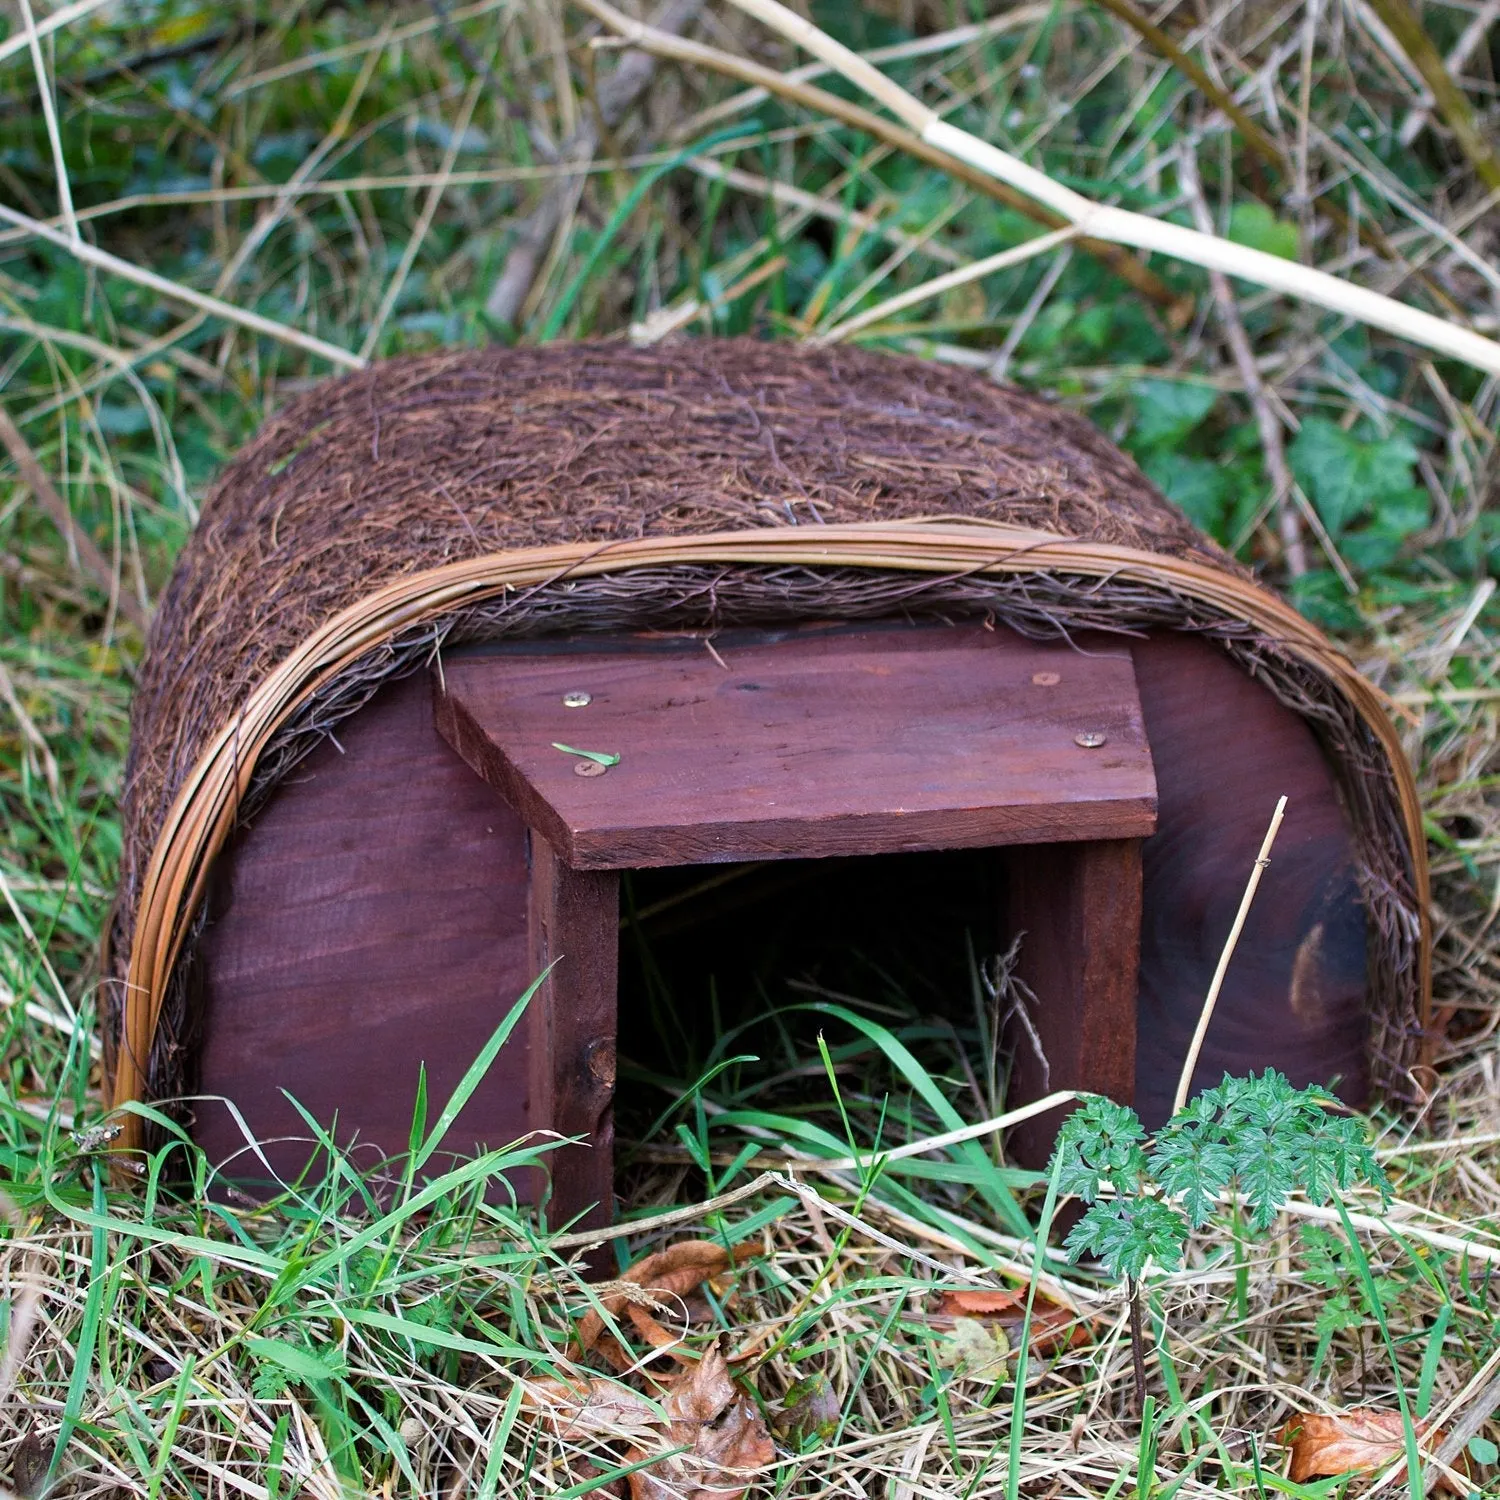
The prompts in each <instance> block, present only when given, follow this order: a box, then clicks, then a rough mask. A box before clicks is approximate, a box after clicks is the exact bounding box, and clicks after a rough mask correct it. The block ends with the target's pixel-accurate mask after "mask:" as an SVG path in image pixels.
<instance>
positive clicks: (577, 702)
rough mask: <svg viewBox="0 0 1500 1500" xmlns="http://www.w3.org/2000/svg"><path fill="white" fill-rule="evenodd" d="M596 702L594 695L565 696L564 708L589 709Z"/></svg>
mask: <svg viewBox="0 0 1500 1500" xmlns="http://www.w3.org/2000/svg"><path fill="white" fill-rule="evenodd" d="M593 701H594V695H593V694H592V693H584V692H576V693H564V694H563V707H564V708H587V707H588V706H589V704H590V703H592V702H593Z"/></svg>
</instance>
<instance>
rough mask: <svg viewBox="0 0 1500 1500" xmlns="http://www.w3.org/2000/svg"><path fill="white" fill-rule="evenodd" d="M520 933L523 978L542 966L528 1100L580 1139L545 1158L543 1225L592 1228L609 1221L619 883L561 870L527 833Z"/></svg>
mask: <svg viewBox="0 0 1500 1500" xmlns="http://www.w3.org/2000/svg"><path fill="white" fill-rule="evenodd" d="M529 928H530V951H531V965H530V966H531V969H532V971H533V972H534V973H538V974H540V973H541V972H543V971H544V970H546V969H548V967H549V966H550V967H551V972H550V973H549V974H548V976H547V980H546V983H545V984H544V985H543V986H542V988H541V989H540V990H539V991H538V992H537V995H536V999H535V1001H534V1002H533V1009H534V1012H535V1015H536V1026H535V1028H534V1029H533V1031H532V1053H531V1069H532V1083H531V1097H532V1098H533V1099H534V1100H536V1101H538V1107H537V1111H536V1113H537V1118H538V1119H544V1118H548V1117H550V1119H551V1122H552V1126H551V1128H552V1129H553V1130H555V1131H557V1133H558V1134H559V1135H565V1136H586V1137H587V1138H588V1139H587V1143H586V1144H580V1145H576V1146H564V1147H562V1148H560V1149H559V1150H557V1151H554V1152H550V1153H549V1154H548V1163H549V1165H550V1166H551V1168H552V1181H553V1195H552V1201H551V1212H550V1219H551V1222H552V1223H553V1224H560V1223H563V1222H565V1221H567V1220H570V1219H573V1218H574V1217H576V1216H577V1215H578V1214H584V1215H585V1217H584V1219H583V1220H582V1223H581V1225H580V1227H582V1228H593V1227H595V1226H596V1225H599V1224H607V1223H609V1221H610V1219H611V1218H612V1217H613V1214H614V1164H615V1162H614V1146H615V1126H614V1097H615V1005H616V992H617V990H618V987H619V963H620V936H619V934H620V877H619V876H618V875H616V874H614V873H613V872H612V871H597V870H571V869H569V868H568V866H567V865H565V864H564V863H563V862H562V861H561V860H560V859H559V858H558V857H557V855H556V854H555V853H554V852H553V850H552V847H551V845H550V844H548V843H547V841H546V840H545V839H544V838H542V837H541V836H540V835H539V834H536V833H533V834H532V835H531V909H530V917H529ZM542 1101H545V1103H542Z"/></svg>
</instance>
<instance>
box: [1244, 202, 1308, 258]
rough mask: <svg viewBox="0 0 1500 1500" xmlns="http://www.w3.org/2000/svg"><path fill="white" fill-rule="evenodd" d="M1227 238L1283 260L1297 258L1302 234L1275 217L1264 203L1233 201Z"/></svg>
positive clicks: (1295, 227)
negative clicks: (1234, 202)
mask: <svg viewBox="0 0 1500 1500" xmlns="http://www.w3.org/2000/svg"><path fill="white" fill-rule="evenodd" d="M1228 237H1229V238H1230V239H1231V240H1233V241H1234V242H1235V244H1237V245H1248V246H1249V247H1250V248H1251V249H1252V250H1264V251H1265V252H1266V254H1267V255H1279V256H1280V257H1281V258H1282V259H1283V260H1296V258H1297V247H1298V244H1299V243H1300V241H1301V234H1300V233H1299V232H1298V229H1297V226H1296V225H1295V224H1293V223H1290V222H1289V221H1288V220H1286V219H1278V218H1277V217H1276V215H1275V214H1273V213H1272V212H1271V210H1270V209H1269V208H1267V207H1266V205H1265V204H1264V203H1256V202H1254V201H1251V202H1248V203H1236V204H1235V205H1234V207H1233V208H1232V209H1230V210H1229V235H1228Z"/></svg>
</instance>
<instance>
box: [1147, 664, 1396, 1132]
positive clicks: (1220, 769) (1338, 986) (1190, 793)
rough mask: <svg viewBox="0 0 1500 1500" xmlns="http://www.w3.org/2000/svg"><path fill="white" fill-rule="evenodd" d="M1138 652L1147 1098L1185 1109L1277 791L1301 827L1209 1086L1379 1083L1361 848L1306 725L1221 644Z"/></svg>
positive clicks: (1227, 1017) (1237, 970) (1220, 1034)
mask: <svg viewBox="0 0 1500 1500" xmlns="http://www.w3.org/2000/svg"><path fill="white" fill-rule="evenodd" d="M1133 649H1134V655H1135V667H1136V681H1137V683H1138V685H1139V688H1140V694H1141V703H1142V705H1143V707H1144V710H1145V715H1146V727H1147V730H1148V731H1149V733H1150V736H1151V751H1152V755H1153V757H1154V759H1155V761H1156V772H1157V780H1158V781H1159V783H1160V797H1161V803H1160V826H1159V828H1158V831H1157V833H1156V835H1155V836H1154V837H1153V838H1150V839H1148V840H1147V841H1146V843H1145V846H1144V849H1143V851H1142V853H1143V858H1144V862H1145V905H1144V913H1143V917H1142V928H1141V985H1140V1042H1139V1047H1138V1050H1137V1053H1136V1107H1137V1109H1138V1110H1140V1112H1141V1115H1142V1118H1143V1119H1145V1120H1146V1122H1147V1123H1148V1124H1150V1125H1153V1126H1154V1125H1156V1124H1159V1123H1161V1121H1162V1120H1164V1119H1165V1118H1166V1115H1167V1112H1168V1110H1169V1109H1170V1108H1171V1100H1172V1094H1173V1091H1174V1090H1175V1088H1176V1086H1177V1075H1178V1072H1179V1070H1180V1069H1181V1067H1182V1060H1183V1058H1184V1057H1185V1056H1186V1054H1187V1047H1188V1042H1189V1040H1190V1039H1191V1037H1192V1033H1193V1028H1194V1027H1195V1026H1196V1025H1197V1022H1198V1012H1199V1007H1200V1006H1201V1005H1202V1003H1203V996H1204V994H1205V993H1206V992H1207V990H1208V984H1209V980H1210V978H1211V977H1212V975H1213V970H1214V966H1215V964H1217V962H1218V959H1219V953H1220V950H1221V949H1222V948H1223V946H1224V939H1225V938H1226V937H1227V936H1228V933H1229V928H1230V925H1231V923H1232V922H1233V920H1234V913H1235V911H1236V909H1237V908H1238V906H1239V901H1240V896H1241V894H1242V892H1243V891H1244V889H1245V881H1246V879H1247V878H1248V877H1249V874H1250V866H1251V862H1252V861H1253V860H1254V858H1255V855H1256V851H1257V850H1258V849H1259V847H1260V841H1261V839H1262V838H1263V837H1264V835H1265V831H1266V824H1267V823H1268V822H1269V821H1270V817H1271V811H1272V809H1273V808H1274V807H1275V806H1276V799H1277V798H1278V797H1279V796H1281V795H1283V794H1285V795H1286V797H1287V799H1288V800H1287V810H1286V821H1285V822H1284V823H1283V824H1282V827H1281V833H1280V835H1279V836H1278V837H1277V840H1276V848H1275V850H1274V851H1273V852H1272V855H1271V865H1270V868H1269V869H1268V870H1267V871H1266V873H1265V875H1264V877H1263V878H1262V880H1261V883H1260V889H1259V890H1258V891H1257V892H1256V896H1255V905H1254V906H1253V907H1251V909H1250V916H1249V920H1248V921H1247V922H1246V924H1245V930H1244V932H1243V934H1242V935H1241V937H1240V941H1239V945H1238V947H1237V948H1236V949H1235V955H1234V961H1233V963H1231V965H1230V967H1229V972H1228V974H1227V975H1226V976H1225V981H1224V989H1223V992H1222V993H1221V994H1220V996H1219V1002H1218V1005H1217V1007H1216V1009H1215V1011H1214V1018H1213V1022H1212V1024H1211V1025H1210V1026H1209V1030H1208V1036H1207V1038H1206V1039H1205V1044H1204V1049H1203V1053H1202V1056H1201V1058H1200V1059H1199V1064H1198V1069H1197V1073H1196V1076H1195V1080H1194V1087H1195V1088H1203V1087H1208V1086H1211V1085H1213V1084H1216V1083H1217V1082H1218V1081H1219V1080H1220V1078H1222V1077H1223V1075H1224V1074H1225V1073H1226V1072H1231V1073H1244V1072H1247V1071H1248V1070H1250V1069H1252V1068H1253V1069H1255V1070H1257V1071H1259V1070H1260V1069H1262V1068H1266V1067H1274V1068H1278V1069H1280V1070H1281V1071H1282V1072H1284V1073H1286V1074H1287V1075H1288V1076H1289V1077H1290V1078H1291V1080H1292V1082H1293V1083H1295V1084H1298V1085H1302V1084H1308V1083H1322V1084H1328V1083H1331V1082H1333V1081H1334V1080H1335V1079H1337V1080H1338V1091H1339V1093H1340V1094H1341V1095H1342V1097H1343V1098H1344V1099H1346V1100H1347V1101H1348V1102H1349V1103H1351V1104H1355V1105H1359V1104H1363V1103H1364V1101H1365V1099H1366V1097H1367V1094H1368V1090H1369V1073H1368V1064H1367V1062H1366V1056H1365V1025H1366V1023H1365V1008H1366V1004H1367V1000H1366V994H1367V982H1368V981H1367V978H1366V973H1367V962H1368V960H1367V956H1366V955H1367V947H1366V933H1365V913H1364V909H1363V906H1362V905H1361V902H1360V895H1359V887H1358V883H1357V880H1356V878H1355V873H1354V841H1353V837H1352V835H1351V832H1350V823H1349V815H1348V813H1347V812H1346V811H1345V810H1344V807H1343V805H1342V802H1341V800H1340V797H1339V792H1338V787H1337V784H1336V782H1335V780H1334V777H1333V772H1332V771H1331V770H1330V769H1329V766H1328V762H1327V760H1326V759H1325V757H1324V755H1323V753H1322V751H1321V750H1320V749H1319V747H1318V744H1317V742H1316V740H1315V739H1314V737H1313V735H1312V732H1311V731H1310V730H1309V729H1308V726H1307V724H1306V723H1305V722H1304V721H1303V720H1302V719H1301V718H1300V717H1299V716H1298V715H1297V714H1296V713H1294V712H1293V711H1292V710H1291V709H1289V708H1286V707H1285V706H1283V705H1282V704H1281V703H1279V702H1277V700H1276V699H1275V698H1274V697H1273V696H1272V694H1271V693H1270V692H1269V691H1268V690H1267V689H1266V688H1265V687H1264V686H1263V685H1262V684H1260V683H1258V682H1256V681H1255V680H1254V679H1253V678H1251V677H1249V676H1248V675H1247V674H1246V673H1245V672H1244V671H1243V670H1241V669H1240V668H1239V667H1238V666H1236V665H1235V663H1234V662H1233V661H1231V660H1230V659H1229V657H1228V656H1226V655H1225V654H1224V652H1223V650H1222V649H1220V648H1219V647H1217V646H1215V645H1214V644H1213V643H1212V642H1210V641H1205V640H1197V639H1194V638H1192V637H1189V636H1180V635H1178V636H1158V637H1154V638H1153V639H1151V640H1147V641H1141V642H1138V643H1137V644H1136V645H1135V647H1134V648H1133Z"/></svg>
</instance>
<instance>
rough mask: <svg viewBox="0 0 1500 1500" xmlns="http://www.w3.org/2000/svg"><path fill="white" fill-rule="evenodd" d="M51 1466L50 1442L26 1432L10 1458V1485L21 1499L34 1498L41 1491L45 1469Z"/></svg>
mask: <svg viewBox="0 0 1500 1500" xmlns="http://www.w3.org/2000/svg"><path fill="white" fill-rule="evenodd" d="M51 1466H52V1444H51V1443H44V1442H43V1441H42V1440H41V1438H39V1437H38V1436H37V1435H36V1433H34V1432H28V1433H27V1434H26V1436H25V1437H23V1438H22V1439H21V1441H20V1442H19V1443H17V1444H16V1451H15V1452H14V1453H13V1454H12V1455H11V1460H10V1487H11V1490H12V1491H13V1492H14V1493H15V1494H16V1495H18V1496H20V1497H21V1500H35V1497H36V1496H38V1495H40V1494H41V1492H42V1485H43V1484H44V1483H45V1482H46V1479H47V1470H48V1469H49V1468H51Z"/></svg>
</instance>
